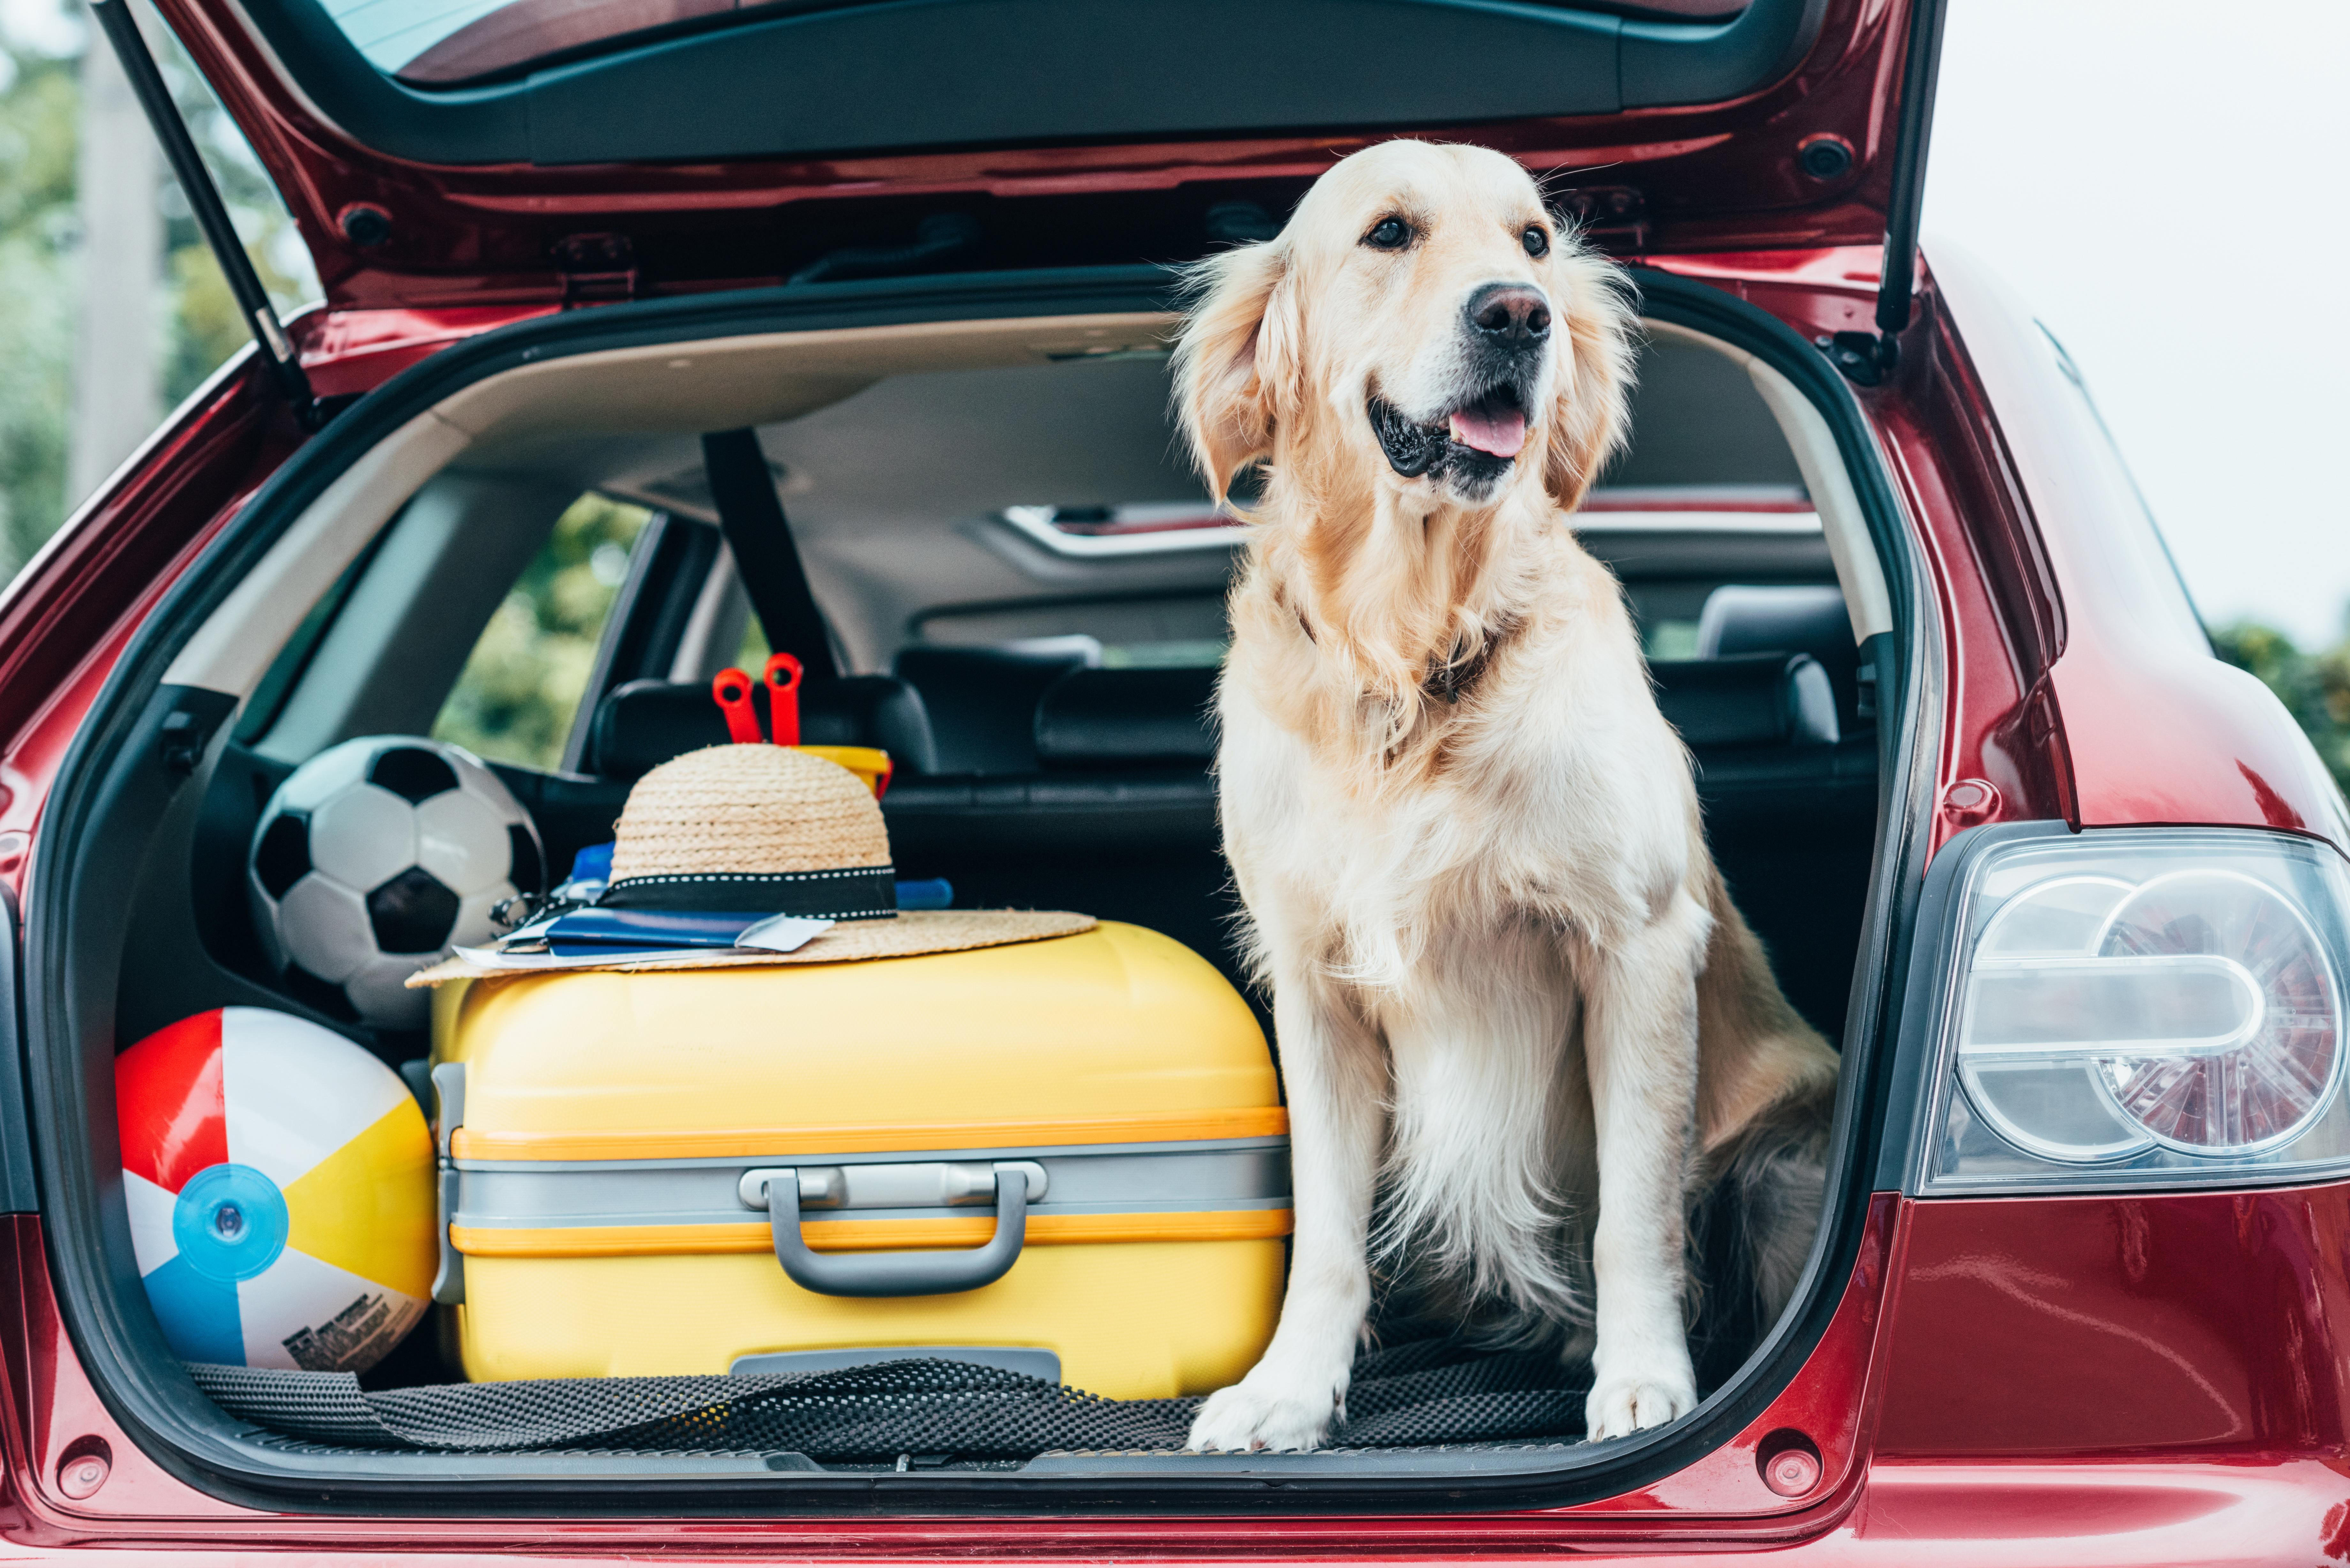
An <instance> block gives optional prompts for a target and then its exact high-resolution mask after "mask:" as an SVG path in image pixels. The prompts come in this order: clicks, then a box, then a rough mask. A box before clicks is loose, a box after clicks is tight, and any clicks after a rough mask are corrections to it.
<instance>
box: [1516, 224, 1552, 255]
mask: <svg viewBox="0 0 2350 1568" xmlns="http://www.w3.org/2000/svg"><path fill="white" fill-rule="evenodd" d="M1518 239H1519V240H1520V242H1522V243H1523V244H1524V245H1525V247H1526V254H1528V255H1530V256H1543V255H1548V254H1550V234H1548V233H1547V232H1546V231H1545V230H1544V228H1543V226H1542V225H1541V224H1540V223H1529V224H1527V225H1526V232H1525V233H1524V234H1520V235H1519V236H1518Z"/></svg>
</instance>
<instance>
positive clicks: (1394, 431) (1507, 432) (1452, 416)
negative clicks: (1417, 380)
mask: <svg viewBox="0 0 2350 1568" xmlns="http://www.w3.org/2000/svg"><path fill="white" fill-rule="evenodd" d="M1370 415H1371V429H1372V430H1373V431H1375V432H1377V434H1378V438H1379V447H1380V449H1381V450H1382V451H1384V452H1386V453H1387V457H1388V467H1390V468H1392V469H1394V470H1395V471H1396V472H1398V473H1399V474H1401V475H1403V477H1405V478H1406V479H1417V478H1419V476H1420V475H1421V474H1423V473H1427V472H1430V471H1431V470H1437V469H1442V468H1455V469H1459V470H1461V471H1463V472H1464V474H1466V475H1474V476H1477V477H1484V476H1487V475H1491V474H1495V473H1498V472H1500V470H1502V469H1503V468H1506V467H1507V466H1508V465H1509V464H1510V463H1511V462H1513V461H1514V460H1515V459H1516V457H1517V455H1518V453H1519V452H1523V450H1524V449H1525V444H1526V410H1525V408H1524V405H1523V403H1522V402H1521V400H1520V399H1519V396H1518V389H1516V388H1515V387H1513V386H1510V385H1508V384H1506V383H1504V384H1503V385H1501V386H1498V387H1494V388H1492V389H1488V390H1487V391H1484V392H1482V393H1481V394H1479V395H1478V396H1477V397H1474V398H1472V399H1471V400H1468V401H1466V402H1464V403H1462V404H1461V406H1460V407H1459V408H1456V409H1454V410H1452V411H1451V413H1449V414H1447V415H1445V416H1444V417H1443V418H1442V419H1440V420H1438V421H1432V422H1430V423H1422V422H1420V421H1418V420H1414V419H1410V418H1408V417H1406V415H1405V414H1404V412H1403V410H1400V409H1398V408H1397V407H1396V406H1395V405H1394V404H1393V403H1390V402H1388V400H1386V399H1384V398H1381V397H1379V396H1378V394H1376V393H1374V394H1373V395H1372V397H1371V400H1370Z"/></svg>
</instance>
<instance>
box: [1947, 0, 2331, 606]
mask: <svg viewBox="0 0 2350 1568" xmlns="http://www.w3.org/2000/svg"><path fill="white" fill-rule="evenodd" d="M2229 16H2235V17H2237V18H2238V20H2236V21H2234V22H2230V21H2228V20H2227V18H2228V17H2229ZM2345 65H2350V5H2343V4H2341V3H2340V0H2315V3H2311V0H2272V3H2270V4H2266V5H2260V6H2258V7H2247V8H2246V10H2245V11H2244V12H2236V11H2234V10H2233V9H2232V7H2227V6H2212V5H2209V4H2208V3H2206V0H2199V3H2198V4H2195V5H2186V4H2179V3H2178V0H2130V3H2127V4H2121V3H2116V0H1950V21H1949V30H1948V32H1947V33H1946V34H1945V36H1944V40H1943V46H1942V72H1941V91H1940V96H1939V99H1938V100H1937V102H1936V106H1935V123H1934V140H1933V151H1932V161H1931V163H1930V165H1929V170H1928V174H1927V184H1926V251H1927V256H1928V260H1929V263H1930V261H1931V259H1932V255H1933V244H1934V240H1935V238H1936V236H1937V235H1938V234H1947V235H1952V236H1955V237H1957V238H1958V239H1960V241H1962V242H1963V243H1964V244H1965V245H1966V246H1967V248H1968V249H1970V250H1971V251H1972V252H1974V253H1975V254H1976V255H1977V256H1978V257H1980V258H1981V259H1983V260H1985V261H1988V262H1989V263H1990V264H1991V266H1992V267H1993V268H1994V269H1995V270H1997V271H1998V272H1999V273H2000V274H2001V275H2002V277H2004V278H2005V280H2006V281H2007V283H2008V284H2009V286H2011V287H2012V289H2014V291H2015V292H2016V293H2017V294H2018V295H2019V296H2021V297H2022V300H2023V302H2024V303H2025V304H2026V305H2028V306H2030V307H2031V308H2032V309H2033V311H2034V312H2035V313H2036V314H2037V315H2038V316H2039V317H2040V319H2041V320H2042V321H2043V323H2045V324H2046V326H2047V327H2048V328H2049V330H2050V331H2052V332H2053V333H2054V334H2055V336H2056V337H2058V338H2059V339H2060V340H2061V341H2062V342H2063V343H2064V347H2065V348H2066V349H2067V350H2068V351H2070V353H2071V354H2072V356H2073V359H2074V363H2075V364H2077V365H2079V366H2080V368H2081V369H2082V371H2083V373H2084V374H2085V376H2086V377H2087V378H2088V381H2089V389H2090V391H2091V393H2092V394H2093V395H2094V396H2095V399H2096V400H2097V405H2098V408H2099V410H2101V411H2102V412H2103V413H2104V414H2105V416H2106V423H2107V424H2108V425H2109V426H2111V427H2112V429H2113V431H2114V438H2115V440H2116V441H2117V442H2118V443H2119V444H2120V446H2121V449H2122V453H2123V456H2124V457H2125V459H2126V460H2127V462H2128V463H2129V465H2130V469H2131V472H2133V473H2134V474H2135V475H2136V476H2137V481H2138V484H2139V487H2140V488H2141V489H2142V490H2144V491H2145V493H2146V496H2147V504H2148V505H2149V506H2151V507H2152V508H2153V510H2154V514H2155V518H2156V520H2157V522H2158V523H2159V524H2160V525H2161V528H2162V531H2163V535H2164V537H2165V538H2167V539H2168V541H2169V544H2170V547H2171V553H2172V554H2173V555H2174V556H2176V557H2177V558H2178V565H2179V569H2180V571H2181V572H2182V573H2183V574H2184V575H2185V576H2186V578H2187V584H2188V587H2189V591H2190V592H2192V593H2193V594H2194V596H2195V600H2196V606H2197V607H2198V608H2199V609H2200V610H2201V611H2202V612H2203V617H2204V619H2205V620H2206V621H2208V622H2210V623H2212V624H2214V625H2220V624H2225V623H2227V622H2229V621H2231V620H2235V619H2238V618H2257V619H2261V620H2265V621H2267V622H2269V623H2270V624H2272V625H2274V626H2277V627H2280V628H2282V629H2283V630H2285V631H2288V632H2290V633H2292V634H2293V636H2294V637H2295V638H2296V639H2298V640H2300V641H2302V642H2303V645H2304V646H2307V645H2309V644H2313V643H2316V644H2331V643H2333V642H2334V641H2335V640H2336V639H2339V638H2341V637H2342V635H2343V633H2344V630H2345V625H2344V608H2345V605H2346V604H2350V475H2345V459H2350V431H2345V427H2350V312H2345V309H2344V307H2343V305H2342V304H2341V302H2339V301H2338V300H2337V298H2336V296H2334V292H2333V288H2332V281H2333V278H2332V275H2333V269H2334V265H2336V263H2337V261H2338V260H2339V258H2341V257H2343V256H2345V255H2350V200H2345V177H2344V161H2345V154H2350V114H2345V107H2344V106H2345V89H2344V87H2343V83H2342V76H2343V73H2344V70H2345Z"/></svg>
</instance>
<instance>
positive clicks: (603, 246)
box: [553, 234, 637, 310]
mask: <svg viewBox="0 0 2350 1568" xmlns="http://www.w3.org/2000/svg"><path fill="white" fill-rule="evenodd" d="M553 250H554V255H555V265H556V266H558V267H560V268H561V269H562V271H563V306H564V308H565V309H567V310H568V309H570V308H572V307H573V306H583V305H612V304H617V303H618V302H619V301H620V300H623V299H634V298H635V297H636V296H637V247H636V244H635V242H633V241H631V240H630V239H629V236H628V235H626V234H566V235H564V236H563V238H561V239H559V240H557V241H556V242H555V244H554V247H553Z"/></svg>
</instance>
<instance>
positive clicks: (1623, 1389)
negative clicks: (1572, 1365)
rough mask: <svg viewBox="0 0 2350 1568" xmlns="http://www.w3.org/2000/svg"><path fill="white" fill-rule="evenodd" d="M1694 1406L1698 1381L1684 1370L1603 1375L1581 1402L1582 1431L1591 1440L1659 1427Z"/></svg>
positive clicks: (1622, 1435) (1662, 1369)
mask: <svg viewBox="0 0 2350 1568" xmlns="http://www.w3.org/2000/svg"><path fill="white" fill-rule="evenodd" d="M1696 1408H1697V1382H1696V1379H1695V1378H1694V1377H1692V1376H1690V1373H1689V1371H1688V1370H1687V1367H1686V1364H1684V1366H1683V1367H1682V1368H1681V1369H1679V1370H1677V1371H1674V1370H1667V1369H1665V1368H1662V1367H1651V1368H1648V1370H1646V1371H1641V1372H1633V1373H1630V1374H1624V1375H1618V1376H1613V1377H1602V1378H1601V1379H1599V1381H1598V1382H1597V1383H1596V1384H1594V1385H1592V1388H1591V1397H1589V1398H1587V1399H1586V1400H1585V1401H1584V1402H1583V1421H1584V1431H1585V1434H1586V1436H1587V1437H1588V1438H1590V1440H1591V1441H1593V1442H1597V1441H1598V1440H1600V1439H1601V1438H1624V1437H1629V1436H1630V1435H1631V1434H1633V1433H1634V1432H1637V1431H1639V1430H1641V1429H1642V1428H1647V1427H1661V1426H1663V1425H1664V1424H1665V1423H1666V1422H1668V1421H1672V1420H1678V1419H1679V1418H1680V1417H1683V1416H1686V1415H1688V1414H1689V1413H1690V1411H1691V1410H1694V1409H1696Z"/></svg>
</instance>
